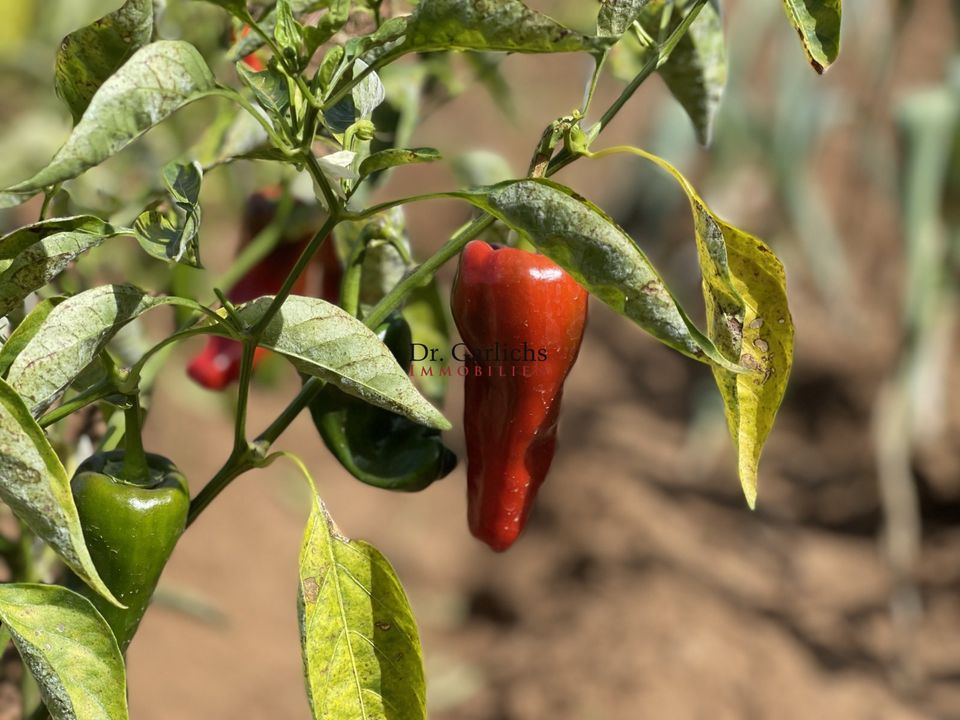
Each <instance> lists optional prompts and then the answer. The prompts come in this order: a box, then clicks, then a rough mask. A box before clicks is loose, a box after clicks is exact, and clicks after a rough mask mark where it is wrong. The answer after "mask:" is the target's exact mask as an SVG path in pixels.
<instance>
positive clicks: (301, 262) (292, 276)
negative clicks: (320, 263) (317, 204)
mask: <svg viewBox="0 0 960 720" xmlns="http://www.w3.org/2000/svg"><path fill="white" fill-rule="evenodd" d="M337 222H339V219H338V217H337V212H336V209H334V210H333V211H332V212H331V214H330V215H328V216H327V220H326V222H324V223H323V226H322V227H321V228H320V230H318V231H317V234H316V235H314V236H313V239H311V240H310V243H309V244H308V245H307V247H306V248H305V249H304V251H303V252H302V253H300V257H299V258H297V264H296V265H294V266H293V270H291V271H290V273H289V274H288V275H287V279H286V280H285V281H284V283H283V286H282V287H281V288H280V290H279V291H278V292H277V294H276V295H275V296H274V298H273V301H272V302H271V303H270V307H268V308H267V310H266V312H264V313H263V316H262V317H261V318H260V319H259V320H258V321H257V324H256V325H254V326H253V329H252V330H251V331H250V334H249V336H250V337H251V338H252V339H253V340H254V341H257V340H259V339H260V336H261V335H262V334H263V331H264V330H266V328H267V326H268V325H269V324H270V321H271V320H273V318H274V316H276V314H277V313H278V312H279V311H280V308H281V306H282V305H283V303H284V302H285V301H286V299H287V298H288V297H290V293H291V291H292V290H293V286H294V285H295V284H296V282H297V279H298V278H299V277H300V275H302V274H303V271H304V270H306V269H307V265H308V264H309V263H310V261H311V260H312V259H313V256H314V255H315V254H316V253H317V250H319V249H320V246H321V245H323V243H324V241H325V240H326V239H327V236H328V235H329V234H330V233H331V232H333V228H334V227H336V225H337Z"/></svg>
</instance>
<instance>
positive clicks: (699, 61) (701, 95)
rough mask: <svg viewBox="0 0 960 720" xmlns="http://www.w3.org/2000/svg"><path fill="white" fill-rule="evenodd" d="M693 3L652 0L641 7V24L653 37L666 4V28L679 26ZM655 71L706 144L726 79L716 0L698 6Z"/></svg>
mask: <svg viewBox="0 0 960 720" xmlns="http://www.w3.org/2000/svg"><path fill="white" fill-rule="evenodd" d="M692 5H693V3H692V2H691V1H690V0H679V1H678V2H676V3H672V4H668V3H666V2H664V0H652V2H651V3H650V4H649V5H648V6H647V7H646V9H645V10H644V12H643V14H642V16H641V19H640V23H641V25H642V26H643V28H644V29H645V30H646V31H647V32H648V33H649V34H650V35H654V36H655V35H656V33H657V32H658V31H659V29H660V28H661V26H662V25H661V23H662V21H663V19H664V9H665V8H667V7H669V8H671V9H672V10H673V11H674V12H673V13H672V20H671V21H670V23H669V25H668V27H669V28H670V29H676V28H677V27H678V26H679V25H680V21H681V18H682V15H681V13H683V12H684V11H685V10H689V8H690V6H692ZM658 72H659V73H660V76H661V77H662V78H663V80H664V82H665V83H666V84H667V87H668V88H670V92H671V93H673V96H674V97H675V98H676V99H677V100H678V101H679V103H680V104H681V105H682V106H683V109H684V110H686V111H687V115H689V116H690V120H691V121H692V122H693V127H694V130H696V133H697V139H698V140H699V141H700V142H701V143H702V144H703V145H708V144H709V143H710V134H711V130H712V127H713V119H714V117H715V116H716V113H717V110H718V109H719V107H720V100H721V99H722V98H723V88H724V85H725V84H726V82H727V50H726V47H725V44H724V39H723V24H722V23H721V21H720V6H719V2H718V0H710V2H708V3H707V4H705V5H704V6H703V7H702V8H701V9H700V14H699V15H697V17H696V19H695V20H694V21H693V23H692V24H691V25H690V29H689V30H688V31H687V32H686V33H685V34H684V36H683V37H682V38H680V41H679V42H678V43H677V46H676V47H675V48H674V49H673V52H671V53H670V57H669V58H667V61H666V62H665V63H664V64H663V65H662V66H661V67H660V68H659V70H658Z"/></svg>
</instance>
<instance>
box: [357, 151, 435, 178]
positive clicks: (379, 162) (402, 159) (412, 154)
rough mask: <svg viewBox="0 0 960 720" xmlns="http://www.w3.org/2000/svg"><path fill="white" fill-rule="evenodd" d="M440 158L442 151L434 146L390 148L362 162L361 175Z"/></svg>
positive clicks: (364, 175)
mask: <svg viewBox="0 0 960 720" xmlns="http://www.w3.org/2000/svg"><path fill="white" fill-rule="evenodd" d="M439 159H440V151H439V150H436V149H434V148H389V149H387V150H381V151H380V152H376V153H374V154H373V155H370V156H369V157H368V158H366V159H365V160H364V161H363V162H362V163H360V177H366V176H367V175H372V174H373V173H375V172H380V171H381V170H386V169H387V168H391V167H396V166H397V165H412V164H413V163H424V162H433V161H434V160H439Z"/></svg>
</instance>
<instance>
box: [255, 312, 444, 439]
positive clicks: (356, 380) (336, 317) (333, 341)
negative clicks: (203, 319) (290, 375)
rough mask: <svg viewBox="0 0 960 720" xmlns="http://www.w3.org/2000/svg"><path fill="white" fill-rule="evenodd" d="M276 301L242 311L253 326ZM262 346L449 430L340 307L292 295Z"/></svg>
mask: <svg viewBox="0 0 960 720" xmlns="http://www.w3.org/2000/svg"><path fill="white" fill-rule="evenodd" d="M271 299H272V298H269V297H263V298H258V299H257V300H254V301H253V302H250V303H248V304H246V305H244V306H243V307H241V308H240V309H239V313H240V317H241V318H242V319H243V321H244V322H245V323H247V324H248V325H254V324H256V322H257V321H258V320H259V319H260V318H261V317H263V314H264V312H266V310H267V308H268V307H269V306H270V301H271ZM260 344H261V345H263V346H264V347H267V348H270V349H271V350H274V351H276V352H278V353H281V354H283V355H285V356H287V358H289V359H290V360H291V362H293V364H294V365H295V366H296V367H297V369H298V370H300V371H301V372H303V373H306V374H307V375H314V376H316V377H319V378H321V379H323V380H326V381H327V382H329V383H333V384H334V385H336V386H337V387H339V388H340V389H341V390H343V391H344V392H345V393H347V394H348V395H353V396H355V397H358V398H360V399H361V400H364V401H365V402H368V403H370V404H372V405H377V406H378V407H382V408H386V409H387V410H390V411H392V412H395V413H397V414H399V415H404V416H405V417H408V418H410V419H411V420H413V421H414V422H418V423H422V424H423V425H427V426H428V427H433V428H439V429H440V430H449V429H450V427H451V426H450V423H449V421H448V420H447V419H446V418H445V417H443V415H442V414H441V413H440V412H439V411H438V410H437V409H436V408H435V407H433V405H431V404H430V403H429V402H427V401H426V400H425V399H424V398H423V396H421V395H420V393H418V392H417V390H416V388H414V387H413V384H412V383H411V382H410V378H409V377H408V376H407V373H406V372H404V369H403V368H401V367H400V365H398V364H397V361H396V359H394V357H393V354H392V353H391V352H390V350H389V349H387V347H386V346H385V345H384V344H383V343H382V342H380V339H379V338H378V337H377V336H376V334H375V333H374V332H373V331H372V330H370V329H368V328H367V327H366V326H365V325H364V324H363V323H362V322H360V321H359V320H357V319H356V318H354V317H352V316H351V315H348V314H347V313H345V312H344V311H343V310H341V309H340V308H338V307H337V306H336V305H331V304H330V303H328V302H325V301H323V300H319V299H317V298H308V297H301V296H298V295H291V296H290V297H288V298H287V300H286V302H285V303H284V304H283V306H282V307H281V308H280V311H279V312H278V313H277V314H276V316H274V318H273V319H272V320H271V321H270V324H269V325H267V328H266V331H265V332H264V335H263V338H262V340H261V343H260Z"/></svg>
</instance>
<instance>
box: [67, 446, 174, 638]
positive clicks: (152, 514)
mask: <svg viewBox="0 0 960 720" xmlns="http://www.w3.org/2000/svg"><path fill="white" fill-rule="evenodd" d="M123 458H124V452H123V451H121V450H114V451H112V452H108V453H101V454H98V455H94V456H93V457H91V458H89V459H88V460H86V461H85V462H84V463H83V464H81V465H80V467H79V468H77V472H76V474H75V475H74V476H73V480H72V481H71V487H72V489H73V499H74V501H75V502H76V505H77V512H78V513H79V515H80V523H81V525H82V526H83V534H84V538H85V539H86V542H87V548H88V549H89V550H90V556H91V557H92V558H93V563H94V565H96V567H97V572H98V573H100V577H102V578H103V580H104V582H105V583H106V584H107V587H109V588H110V590H111V591H112V592H113V594H114V595H115V596H116V597H117V599H118V600H119V601H120V602H122V603H123V604H124V605H126V606H127V608H126V609H122V608H118V607H116V606H115V605H111V604H110V603H109V602H107V601H106V600H104V599H103V598H102V597H100V596H99V595H97V594H96V593H94V592H93V591H92V590H89V589H88V588H87V586H86V585H85V584H84V583H82V582H79V581H77V582H75V583H73V586H74V589H75V590H77V591H78V592H79V593H80V594H81V595H84V596H85V597H86V598H88V599H89V600H90V601H91V602H92V603H93V604H94V606H95V607H96V608H97V610H99V611H100V614H101V615H103V617H104V619H105V620H106V621H107V624H108V625H110V627H111V629H112V630H113V633H114V635H115V636H116V638H117V644H118V645H119V646H120V650H121V651H122V652H123V651H126V649H127V646H128V645H129V644H130V640H131V639H133V634H134V633H135V632H136V631H137V626H138V625H140V620H141V619H142V618H143V614H144V612H146V609H147V605H148V604H149V603H150V598H151V597H152V596H153V591H154V590H155V589H156V587H157V582H158V581H159V579H160V573H161V572H163V568H164V566H165V565H166V564H167V560H168V559H169V558H170V554H171V553H172V552H173V548H174V546H175V545H176V544H177V540H179V539H180V535H181V534H183V531H184V528H185V527H186V524H187V512H188V511H189V509H190V491H189V488H188V486H187V480H186V478H185V477H184V476H183V475H182V474H181V473H180V471H179V470H177V468H176V466H175V465H174V464H173V463H172V462H170V461H169V460H167V459H166V458H164V457H161V456H160V455H154V454H152V453H147V454H146V459H147V467H148V470H149V479H145V480H144V481H142V482H131V481H128V480H125V479H124V474H125V473H124V463H123Z"/></svg>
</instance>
